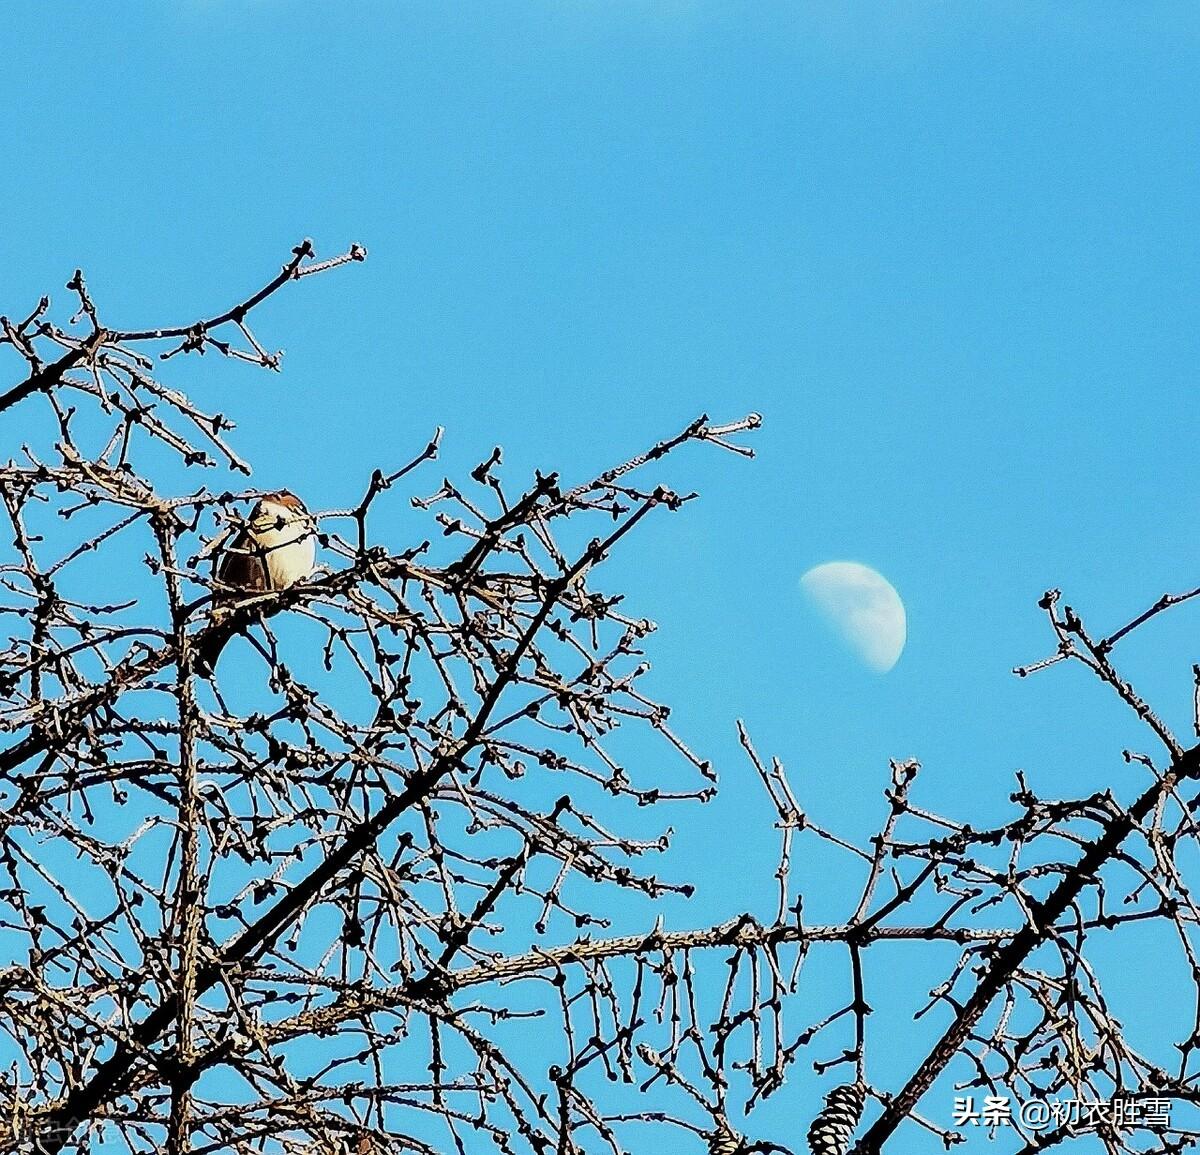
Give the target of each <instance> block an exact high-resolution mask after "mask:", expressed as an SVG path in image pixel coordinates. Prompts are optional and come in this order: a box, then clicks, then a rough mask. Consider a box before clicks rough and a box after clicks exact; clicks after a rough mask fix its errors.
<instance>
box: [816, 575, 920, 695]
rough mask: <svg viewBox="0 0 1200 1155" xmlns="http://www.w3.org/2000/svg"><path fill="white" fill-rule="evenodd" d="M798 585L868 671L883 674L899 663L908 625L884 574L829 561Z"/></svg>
mask: <svg viewBox="0 0 1200 1155" xmlns="http://www.w3.org/2000/svg"><path fill="white" fill-rule="evenodd" d="M800 585H801V586H802V587H803V589H804V592H805V593H806V594H807V595H808V600H809V601H810V602H811V603H812V605H814V606H815V607H816V608H817V609H818V610H819V611H820V612H821V614H822V615H823V616H824V617H825V620H826V621H828V622H829V624H830V625H831V626H833V628H834V629H835V630H836V631H837V632H838V633H839V634H840V635H841V637H842V640H843V641H844V642H845V643H846V644H847V645H848V646H849V647H850V649H851V650H853V651H854V653H855V654H857V655H858V656H859V657H860V658H861V659H862V661H863V662H864V664H865V665H866V666H867V668H868V669H871V670H874V671H875V673H877V674H886V673H887V672H888V670H890V669H891V668H892V667H893V666H894V665H895V664H896V663H897V662H898V661H899V660H900V654H901V653H902V652H903V650H904V642H905V640H906V639H907V637H908V621H907V619H906V617H905V614H904V603H903V602H902V601H901V600H900V595H899V594H898V593H896V590H895V589H894V587H893V586H892V584H891V583H890V582H889V581H888V580H887V579H886V578H885V577H884V576H883V575H882V574H879V573H876V572H875V570H873V569H871V568H870V566H865V565H860V564H859V563H858V562H856V561H831V562H826V564H825V565H819V566H814V567H813V568H812V569H810V570H809V571H808V573H806V574H805V575H804V576H803V577H802V578H801V579H800Z"/></svg>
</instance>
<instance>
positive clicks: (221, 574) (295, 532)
mask: <svg viewBox="0 0 1200 1155" xmlns="http://www.w3.org/2000/svg"><path fill="white" fill-rule="evenodd" d="M316 531H317V527H316V523H315V522H314V521H313V519H312V516H311V514H309V512H308V510H307V509H305V508H304V502H302V501H301V500H300V499H299V498H298V497H297V496H296V495H295V494H294V493H291V492H289V491H288V490H286V489H280V490H276V491H275V492H274V493H267V494H264V495H263V496H262V497H261V498H259V500H258V503H257V504H256V505H255V506H254V508H253V510H251V511H250V517H249V519H248V520H247V521H246V523H245V524H244V525H243V526H242V528H241V529H240V530H239V531H238V532H237V534H236V535H235V536H234V539H233V541H232V542H230V544H229V545H228V546H226V547H225V549H224V550H223V551H222V553H221V554H220V556H219V557H218V559H217V562H216V565H215V566H214V570H213V577H214V579H215V590H214V594H213V609H212V615H211V618H210V624H209V627H208V629H207V630H205V632H204V637H203V639H202V640H201V643H200V646H199V647H198V649H197V653H196V663H197V667H198V668H199V669H200V671H201V672H202V673H206V674H209V673H212V671H213V668H214V667H215V666H216V664H217V658H219V657H220V655H221V651H222V650H223V649H224V648H225V644H226V642H228V641H229V639H230V638H231V637H233V635H234V633H235V632H236V631H235V630H234V629H233V628H232V627H228V628H227V619H228V618H229V616H230V613H231V611H232V610H233V609H234V608H235V607H236V606H237V604H238V603H239V602H241V601H243V600H245V598H246V597H247V596H249V595H253V594H261V593H269V592H271V591H272V590H283V589H287V588H288V587H289V586H293V585H295V584H296V583H297V582H299V581H303V580H304V579H305V578H307V577H308V576H309V575H310V574H311V573H312V571H313V566H314V565H315V563H316V554H317V537H316Z"/></svg>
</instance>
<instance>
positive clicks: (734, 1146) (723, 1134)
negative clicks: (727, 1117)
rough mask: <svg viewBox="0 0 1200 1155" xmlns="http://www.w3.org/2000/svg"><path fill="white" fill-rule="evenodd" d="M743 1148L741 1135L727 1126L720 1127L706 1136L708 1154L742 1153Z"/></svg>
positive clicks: (727, 1154)
mask: <svg viewBox="0 0 1200 1155" xmlns="http://www.w3.org/2000/svg"><path fill="white" fill-rule="evenodd" d="M744 1150H745V1146H744V1144H743V1143H742V1139H741V1136H740V1135H737V1134H736V1133H735V1132H734V1131H732V1130H731V1129H730V1128H728V1127H722V1128H721V1129H720V1130H719V1131H714V1132H713V1133H712V1134H711V1135H709V1137H708V1155H742V1152H743V1151H744Z"/></svg>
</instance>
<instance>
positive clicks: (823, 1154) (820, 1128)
mask: <svg viewBox="0 0 1200 1155" xmlns="http://www.w3.org/2000/svg"><path fill="white" fill-rule="evenodd" d="M866 1098H867V1096H866V1088H865V1087H864V1086H863V1085H862V1084H861V1083H846V1084H844V1085H843V1086H841V1087H834V1089H833V1090H832V1091H830V1092H829V1094H828V1095H826V1096H825V1106H824V1107H823V1108H822V1110H821V1113H820V1114H819V1115H818V1116H817V1117H816V1118H815V1119H814V1120H813V1123H812V1126H811V1127H809V1129H808V1149H809V1150H810V1151H811V1152H812V1155H846V1151H847V1149H848V1148H849V1146H850V1140H851V1139H852V1138H853V1137H854V1129H855V1128H856V1127H857V1126H858V1121H859V1119H861V1118H862V1113H863V1106H864V1105H865V1103H866Z"/></svg>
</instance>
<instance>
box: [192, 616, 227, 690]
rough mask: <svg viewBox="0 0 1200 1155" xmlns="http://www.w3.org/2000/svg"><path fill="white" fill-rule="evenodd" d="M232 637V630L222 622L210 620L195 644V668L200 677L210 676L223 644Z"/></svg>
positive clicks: (215, 666) (223, 646)
mask: <svg viewBox="0 0 1200 1155" xmlns="http://www.w3.org/2000/svg"><path fill="white" fill-rule="evenodd" d="M231 637H233V631H232V630H231V629H230V628H229V627H228V626H227V625H225V624H224V623H223V622H219V621H215V622H212V623H211V624H210V625H209V627H208V629H206V630H205V631H204V632H203V633H202V634H201V635H200V638H199V643H198V644H197V646H196V661H195V669H196V673H198V674H199V675H200V676H201V677H204V678H211V677H212V676H213V673H214V671H215V670H216V668H217V659H218V658H219V657H220V656H221V651H222V650H223V649H224V648H225V644H226V643H227V642H228V641H229V639H230V638H231Z"/></svg>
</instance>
